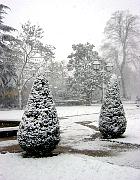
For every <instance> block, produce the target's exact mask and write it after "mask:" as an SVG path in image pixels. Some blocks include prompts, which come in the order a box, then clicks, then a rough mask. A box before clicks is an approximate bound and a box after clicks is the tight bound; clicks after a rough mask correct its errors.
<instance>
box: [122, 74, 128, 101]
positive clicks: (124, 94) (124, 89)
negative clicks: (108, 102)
mask: <svg viewBox="0 0 140 180" xmlns="http://www.w3.org/2000/svg"><path fill="white" fill-rule="evenodd" d="M121 85H122V96H123V98H124V99H127V94H126V87H125V80H124V75H123V72H121Z"/></svg>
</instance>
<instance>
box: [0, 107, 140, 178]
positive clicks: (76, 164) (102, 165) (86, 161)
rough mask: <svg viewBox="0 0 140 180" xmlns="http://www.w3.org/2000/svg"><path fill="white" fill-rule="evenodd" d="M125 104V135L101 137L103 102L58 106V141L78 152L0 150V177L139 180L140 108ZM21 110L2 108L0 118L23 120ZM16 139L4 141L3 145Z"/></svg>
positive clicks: (13, 142) (11, 143)
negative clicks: (32, 154) (37, 154)
mask: <svg viewBox="0 0 140 180" xmlns="http://www.w3.org/2000/svg"><path fill="white" fill-rule="evenodd" d="M124 108H125V112H126V118H127V122H128V123H127V130H126V132H125V133H124V138H119V139H116V140H114V139H113V140H109V141H102V140H100V139H99V137H98V134H99V132H98V129H97V127H98V118H99V112H100V105H94V106H69V107H57V111H58V116H59V117H63V118H60V127H61V142H60V144H59V145H60V146H61V147H69V148H70V150H72V149H74V150H75V151H77V152H78V153H75V154H71V151H69V153H61V154H59V155H57V156H53V157H47V158H23V157H22V154H21V153H7V154H0V180H15V179H18V180H25V179H27V180H28V179H29V180H40V179H41V180H42V179H43V180H46V179H47V180H50V179H51V180H58V179H59V180H85V179H88V180H96V179H99V180H109V179H111V180H117V179H120V180H139V179H140V146H139V145H140V108H137V107H136V106H135V105H134V104H131V105H124ZM22 114H23V111H0V120H10V119H12V120H17V119H18V120H20V119H21V117H22ZM94 135H97V136H96V138H92V137H94ZM114 141H116V142H114ZM120 142H121V144H120ZM16 143H17V141H16V140H7V141H1V142H0V147H6V146H12V145H15V144H16ZM122 143H123V144H122ZM85 151H86V152H87V155H85ZM94 152H95V154H94ZM96 153H97V154H98V155H96ZM100 153H102V155H101V156H99V154H100ZM107 154H108V155H107Z"/></svg>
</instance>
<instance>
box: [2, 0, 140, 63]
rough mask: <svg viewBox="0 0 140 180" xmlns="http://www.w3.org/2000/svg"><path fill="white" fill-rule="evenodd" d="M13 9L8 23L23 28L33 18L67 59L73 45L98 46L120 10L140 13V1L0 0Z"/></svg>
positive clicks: (60, 55)
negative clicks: (109, 23) (115, 14)
mask: <svg viewBox="0 0 140 180" xmlns="http://www.w3.org/2000/svg"><path fill="white" fill-rule="evenodd" d="M0 3H2V4H4V5H7V6H9V7H10V8H11V11H9V12H8V15H6V19H5V23H6V24H7V25H11V26H12V27H15V28H17V29H19V28H20V27H21V24H24V23H25V22H27V21H28V20H30V21H31V22H32V23H33V24H37V25H40V26H41V27H42V28H43V30H44V31H45V40H46V41H45V42H46V43H48V44H51V45H54V46H55V47H56V59H57V60H65V59H66V58H67V56H68V55H69V54H70V53H71V52H72V48H71V46H72V44H74V43H86V42H90V43H92V44H94V45H95V46H96V48H97V49H98V48H99V46H100V45H101V40H102V39H103V31H104V27H105V24H106V22H107V20H109V18H110V16H111V14H112V13H113V12H115V11H116V10H129V11H130V12H131V13H132V14H134V15H136V14H137V15H140V0H0Z"/></svg>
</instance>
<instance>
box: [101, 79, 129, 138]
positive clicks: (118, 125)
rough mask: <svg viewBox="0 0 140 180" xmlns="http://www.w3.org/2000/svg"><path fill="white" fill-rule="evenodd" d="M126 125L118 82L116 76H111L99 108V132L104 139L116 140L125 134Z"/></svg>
mask: <svg viewBox="0 0 140 180" xmlns="http://www.w3.org/2000/svg"><path fill="white" fill-rule="evenodd" d="M126 123H127V122H126V118H125V113H124V109H123V105H122V102H121V99H120V92H119V86H118V81H117V78H116V76H113V77H112V78H111V80H110V82H109V84H108V87H107V91H106V96H105V99H104V101H103V104H102V107H101V113H100V118H99V130H100V132H101V134H102V135H103V137H105V138H117V137H120V136H121V135H122V134H123V133H124V132H125V130H126Z"/></svg>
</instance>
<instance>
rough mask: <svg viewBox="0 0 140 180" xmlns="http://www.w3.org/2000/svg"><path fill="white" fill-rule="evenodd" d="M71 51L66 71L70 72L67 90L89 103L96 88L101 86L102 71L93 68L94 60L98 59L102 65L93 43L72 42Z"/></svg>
mask: <svg viewBox="0 0 140 180" xmlns="http://www.w3.org/2000/svg"><path fill="white" fill-rule="evenodd" d="M72 49H73V52H72V53H71V54H70V55H69V56H68V58H69V62H68V65H67V68H68V71H71V72H72V76H71V77H70V78H69V91H71V93H73V94H75V96H76V97H77V98H80V99H83V100H85V101H86V104H91V101H92V96H93V93H94V92H95V90H97V88H101V84H102V72H101V71H100V70H95V69H94V61H95V60H98V61H99V62H100V64H101V66H102V62H101V59H100V57H99V55H98V52H97V51H94V45H93V44H90V43H86V44H81V43H79V44H76V45H75V44H74V45H72Z"/></svg>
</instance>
